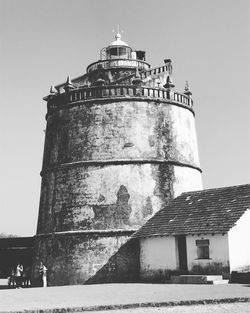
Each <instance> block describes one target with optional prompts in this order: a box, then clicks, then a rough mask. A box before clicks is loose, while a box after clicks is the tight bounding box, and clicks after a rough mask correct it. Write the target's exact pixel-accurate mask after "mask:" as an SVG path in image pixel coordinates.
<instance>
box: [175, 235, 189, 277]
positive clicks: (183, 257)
mask: <svg viewBox="0 0 250 313" xmlns="http://www.w3.org/2000/svg"><path fill="white" fill-rule="evenodd" d="M176 239H177V247H178V257H179V270H180V271H181V272H182V273H187V271H188V267H187V242H186V236H185V235H180V236H177V238H176Z"/></svg>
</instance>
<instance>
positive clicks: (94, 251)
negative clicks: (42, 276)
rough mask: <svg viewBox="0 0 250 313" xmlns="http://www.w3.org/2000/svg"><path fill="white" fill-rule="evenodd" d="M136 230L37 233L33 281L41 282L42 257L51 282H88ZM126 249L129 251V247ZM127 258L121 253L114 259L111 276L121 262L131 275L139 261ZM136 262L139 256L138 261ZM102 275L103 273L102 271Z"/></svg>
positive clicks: (35, 283)
mask: <svg viewBox="0 0 250 313" xmlns="http://www.w3.org/2000/svg"><path fill="white" fill-rule="evenodd" d="M132 233H133V232H123V233H122V232H103V233H100V232H99V233H85V232H73V233H60V234H48V235H43V236H36V237H35V250H34V257H33V270H32V277H33V284H34V285H39V265H40V262H41V261H43V262H44V264H45V265H46V267H47V269H48V271H47V276H48V285H49V286H53V285H73V284H82V283H84V282H85V281H87V280H88V279H90V278H91V277H92V276H94V275H95V274H96V273H97V272H98V271H100V270H101V269H102V267H103V266H104V265H105V264H106V263H108V260H109V258H110V256H112V255H114V254H116V253H117V251H118V250H119V248H120V246H122V245H123V244H125V243H126V242H127V240H128V238H129V236H130V235H131V234H132ZM130 249H131V248H130ZM125 250H126V251H128V249H125ZM135 251H136V250H135ZM135 253H136V252H135ZM126 259H128V256H126V253H124V252H123V253H121V254H120V257H119V256H118V258H117V260H118V262H117V261H115V260H113V261H112V263H110V266H109V270H108V271H107V269H106V270H105V272H106V274H107V273H108V272H109V277H111V274H112V273H115V272H117V268H118V266H119V268H121V267H122V268H123V272H124V276H125V277H126V274H127V275H129V272H130V270H131V268H135V267H136V265H133V264H134V262H132V263H131V260H132V259H130V261H126ZM136 262H137V261H136V258H135V264H136ZM137 263H138V262H137ZM131 264H132V265H131ZM99 276H101V274H100V273H99ZM104 276H105V275H104ZM104 276H103V277H104ZM114 277H115V276H114ZM93 279H94V278H93Z"/></svg>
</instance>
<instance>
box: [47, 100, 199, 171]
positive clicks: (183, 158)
mask: <svg viewBox="0 0 250 313" xmlns="http://www.w3.org/2000/svg"><path fill="white" fill-rule="evenodd" d="M126 159H144V160H145V159H162V160H169V161H175V162H182V163H184V164H189V165H193V166H198V167H199V160H198V152H197V142H196V132H195V126H194V116H193V114H192V112H191V111H190V110H188V109H185V108H183V107H179V106H176V105H172V104H170V103H166V102H165V103H158V102H155V101H129V100H126V99H125V100H119V102H117V101H112V100H109V101H107V100H103V101H101V102H98V103H96V104H95V103H94V102H92V103H89V102H88V103H86V104H84V102H82V103H80V104H79V103H78V104H77V105H75V106H73V107H72V106H71V107H62V109H61V110H59V111H57V112H54V113H53V114H51V115H49V116H48V118H47V130H46V144H45V154H44V164H43V169H44V170H45V169H46V168H47V167H49V166H53V165H56V164H61V163H68V162H77V161H90V160H96V161H97V160H112V161H115V160H126Z"/></svg>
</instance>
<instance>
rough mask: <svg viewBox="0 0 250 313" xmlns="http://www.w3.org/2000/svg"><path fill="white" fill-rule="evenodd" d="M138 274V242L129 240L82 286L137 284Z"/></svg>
mask: <svg viewBox="0 0 250 313" xmlns="http://www.w3.org/2000/svg"><path fill="white" fill-rule="evenodd" d="M139 274H140V245H139V240H138V239H130V240H128V241H127V242H126V243H125V244H124V245H123V246H121V247H120V249H119V250H118V251H117V252H116V253H115V254H114V255H112V256H111V257H110V258H109V260H108V262H107V263H106V264H105V265H104V266H103V267H102V268H101V269H100V270H98V271H97V272H96V274H95V275H94V276H92V277H91V278H89V279H88V280H87V281H86V282H85V283H84V284H85V285H86V284H87V285H88V284H100V283H134V282H139Z"/></svg>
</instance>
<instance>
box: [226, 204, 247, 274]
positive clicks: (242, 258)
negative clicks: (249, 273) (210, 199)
mask: <svg viewBox="0 0 250 313" xmlns="http://www.w3.org/2000/svg"><path fill="white" fill-rule="evenodd" d="M228 237H229V256H230V270H231V271H234V270H237V269H240V268H242V267H248V268H249V269H250V245H249V241H250V209H249V210H247V211H246V212H245V213H244V214H243V215H242V217H241V218H240V219H239V220H238V222H237V223H236V225H235V226H234V227H233V228H232V229H231V230H230V231H229V233H228Z"/></svg>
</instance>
